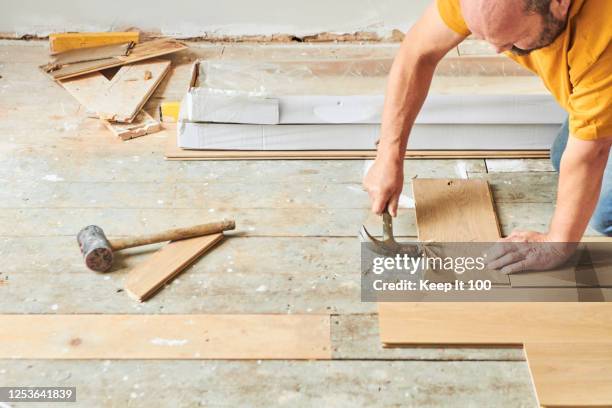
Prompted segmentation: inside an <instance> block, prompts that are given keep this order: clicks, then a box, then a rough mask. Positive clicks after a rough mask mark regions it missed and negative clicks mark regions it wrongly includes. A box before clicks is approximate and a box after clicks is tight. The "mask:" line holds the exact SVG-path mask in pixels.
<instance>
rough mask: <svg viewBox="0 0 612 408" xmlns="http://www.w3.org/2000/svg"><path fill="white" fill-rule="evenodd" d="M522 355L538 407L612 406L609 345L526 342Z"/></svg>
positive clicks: (610, 351)
mask: <svg viewBox="0 0 612 408" xmlns="http://www.w3.org/2000/svg"><path fill="white" fill-rule="evenodd" d="M602 340H603V339H602ZM525 355H526V356H527V362H528V363H529V371H530V373H531V377H532V379H533V384H534V387H535V390H536V395H537V398H538V403H539V404H540V405H541V406H543V407H550V408H552V407H609V406H612V386H611V385H612V343H572V342H569V343H557V342H556V341H555V340H553V341H552V342H550V343H526V344H525Z"/></svg>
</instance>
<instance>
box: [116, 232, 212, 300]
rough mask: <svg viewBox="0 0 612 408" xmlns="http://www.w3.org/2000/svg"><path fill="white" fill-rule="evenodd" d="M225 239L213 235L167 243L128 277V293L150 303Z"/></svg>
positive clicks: (126, 285) (126, 289)
mask: <svg viewBox="0 0 612 408" xmlns="http://www.w3.org/2000/svg"><path fill="white" fill-rule="evenodd" d="M222 239H223V234H213V235H206V236H203V237H197V238H191V239H184V240H181V241H175V242H170V243H168V244H167V245H165V246H164V247H163V248H162V249H160V250H159V251H157V252H156V253H155V254H153V255H151V256H150V257H149V258H148V259H147V260H146V261H145V262H143V263H141V264H140V265H138V266H136V267H135V268H133V269H132V270H131V271H130V272H129V273H128V276H127V278H126V281H125V291H126V292H127V293H128V295H130V296H131V297H132V298H134V299H136V300H138V301H140V302H143V301H145V300H147V299H149V298H150V297H151V296H153V295H154V294H155V293H156V292H157V291H158V290H160V289H161V288H162V287H163V286H164V285H165V284H166V283H168V282H169V281H170V280H172V279H173V278H174V277H176V276H177V275H178V274H180V273H181V272H182V271H183V270H184V269H185V268H187V267H188V266H189V265H191V264H192V263H193V262H194V261H195V260H196V259H198V258H199V257H200V256H202V255H203V254H204V253H205V252H206V251H208V250H209V249H211V248H212V247H213V246H215V245H216V244H217V243H219V242H221V240H222Z"/></svg>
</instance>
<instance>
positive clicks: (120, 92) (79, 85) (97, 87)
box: [60, 60, 170, 123]
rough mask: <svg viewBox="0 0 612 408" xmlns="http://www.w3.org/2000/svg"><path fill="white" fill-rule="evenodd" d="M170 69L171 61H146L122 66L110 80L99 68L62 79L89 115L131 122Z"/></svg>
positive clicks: (65, 86)
mask: <svg viewBox="0 0 612 408" xmlns="http://www.w3.org/2000/svg"><path fill="white" fill-rule="evenodd" d="M169 69H170V61H167V60H153V61H145V62H139V63H136V64H131V65H126V66H124V67H121V69H119V71H118V72H117V73H116V74H115V76H114V77H113V78H112V79H111V80H110V81H109V80H107V79H106V77H105V76H104V75H102V74H101V73H99V72H96V73H92V74H89V75H86V76H83V77H79V78H74V79H70V80H66V81H60V83H61V84H62V86H63V87H64V88H65V89H66V90H68V92H70V94H72V95H73V96H74V97H75V98H76V99H77V100H78V101H79V102H80V103H81V104H82V105H83V106H85V108H86V109H87V111H88V112H89V114H90V115H92V116H94V117H98V118H100V119H104V120H108V121H112V122H128V123H130V122H132V121H133V120H134V118H135V116H136V115H137V114H138V111H140V109H141V108H142V106H143V105H144V104H145V102H146V101H147V100H148V99H149V97H150V96H151V94H152V93H153V91H154V90H155V88H157V86H158V85H159V83H160V82H161V80H162V79H163V78H164V76H165V75H166V74H167V73H168V71H169Z"/></svg>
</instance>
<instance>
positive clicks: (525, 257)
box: [487, 230, 576, 274]
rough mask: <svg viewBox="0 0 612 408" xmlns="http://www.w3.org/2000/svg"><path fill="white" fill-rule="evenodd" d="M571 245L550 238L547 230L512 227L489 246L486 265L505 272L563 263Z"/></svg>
mask: <svg viewBox="0 0 612 408" xmlns="http://www.w3.org/2000/svg"><path fill="white" fill-rule="evenodd" d="M575 249H576V244H575V243H567V242H551V240H550V238H549V237H548V235H547V234H542V233H539V232H535V231H519V230H515V231H513V232H512V234H510V235H509V236H508V237H506V238H503V239H501V240H500V241H499V242H498V243H497V244H495V245H494V246H493V247H492V248H491V250H489V252H488V253H487V265H488V267H489V268H491V269H498V270H501V272H502V273H505V274H511V273H516V272H527V271H546V270H549V269H553V268H555V267H557V266H560V265H562V264H563V263H565V262H566V261H567V260H568V259H569V258H570V257H571V256H572V254H573V253H574V251H575Z"/></svg>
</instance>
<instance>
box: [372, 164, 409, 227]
mask: <svg viewBox="0 0 612 408" xmlns="http://www.w3.org/2000/svg"><path fill="white" fill-rule="evenodd" d="M402 159H403V157H402ZM363 187H364V188H365V190H366V191H367V192H368V194H369V195H370V201H371V203H372V212H374V213H376V214H378V215H380V214H382V213H383V212H384V211H385V209H386V208H388V209H389V213H390V214H391V215H392V216H394V217H395V216H397V206H398V203H399V197H400V194H401V193H402V188H403V187H404V164H403V162H402V160H394V159H385V158H382V157H380V156H379V157H377V158H376V160H375V161H374V164H373V165H372V167H370V170H369V171H368V174H366V176H365V177H364V179H363Z"/></svg>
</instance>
